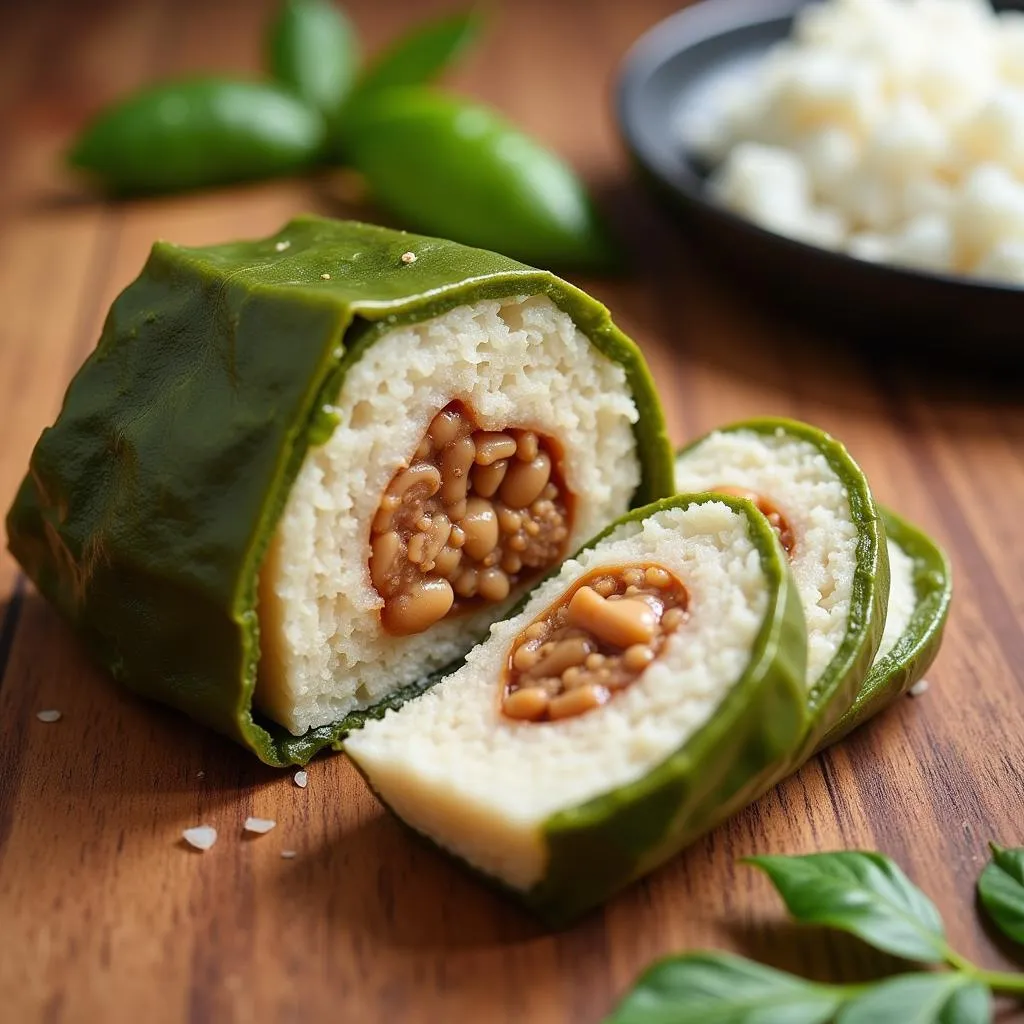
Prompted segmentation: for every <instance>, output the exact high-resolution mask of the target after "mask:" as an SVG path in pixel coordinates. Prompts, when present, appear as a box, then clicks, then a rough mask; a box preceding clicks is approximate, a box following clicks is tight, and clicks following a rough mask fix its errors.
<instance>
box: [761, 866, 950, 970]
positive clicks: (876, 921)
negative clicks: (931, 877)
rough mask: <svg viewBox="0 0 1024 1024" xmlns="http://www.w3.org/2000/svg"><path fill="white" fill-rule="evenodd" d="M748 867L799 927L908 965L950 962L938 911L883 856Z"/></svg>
mask: <svg viewBox="0 0 1024 1024" xmlns="http://www.w3.org/2000/svg"><path fill="white" fill-rule="evenodd" d="M746 863H748V864H753V865H754V867H757V868H760V869H761V870H762V871H764V872H765V874H767V875H768V877H769V878H770V879H771V880H772V884H773V885H774V886H775V888H776V889H778V891H779V895H781V896H782V899H783V901H784V902H785V904H786V908H787V909H788V910H789V912H790V913H791V914H792V915H793V917H795V918H796V919H797V920H798V921H801V922H803V923H805V924H818V925H827V926H828V927H830V928H839V929H841V930H842V931H847V932H850V933H852V934H853V935H856V936H858V937H859V938H861V939H863V940H864V941H865V942H867V943H870V944H871V945H872V946H874V947H875V948H876V949H881V950H883V951H884V952H886V953H892V954H894V955H895V956H902V957H906V958H907V959H908V960H917V961H921V962H924V963H941V962H942V961H943V960H945V959H946V956H947V953H948V951H949V950H948V946H947V945H946V938H945V930H944V928H943V924H942V918H941V917H940V916H939V912H938V910H937V909H936V908H935V905H934V904H933V903H932V902H931V900H929V899H928V897H927V896H925V894H924V893H923V892H921V890H920V889H918V888H917V886H915V885H914V884H913V883H912V882H911V881H910V879H908V878H907V876H906V875H905V874H904V873H903V872H902V871H901V870H900V868H899V867H898V865H897V864H896V863H895V862H894V861H892V860H890V859H889V858H888V857H885V856H883V855H882V854H880V853H866V852H862V851H857V850H849V851H841V852H837V853H811V854H806V855H805V856H801V857H782V856H775V857H748V858H746Z"/></svg>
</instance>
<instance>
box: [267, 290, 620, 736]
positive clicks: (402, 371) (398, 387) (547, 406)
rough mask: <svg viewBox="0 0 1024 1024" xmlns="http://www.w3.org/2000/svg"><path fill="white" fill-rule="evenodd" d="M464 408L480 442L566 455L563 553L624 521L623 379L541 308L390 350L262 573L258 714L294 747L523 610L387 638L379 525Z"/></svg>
mask: <svg viewBox="0 0 1024 1024" xmlns="http://www.w3.org/2000/svg"><path fill="white" fill-rule="evenodd" d="M455 399H460V400H462V401H464V402H466V403H467V404H468V405H469V406H471V407H472V409H473V410H475V412H476V414H477V416H478V418H479V420H480V423H481V426H482V427H483V428H484V429H486V430H501V429H503V428H505V427H513V426H515V427H526V428H531V429H534V430H538V431H540V432H542V433H544V434H547V435H549V436H550V437H553V438H554V439H555V440H556V441H557V442H558V443H559V444H560V445H561V447H562V450H563V451H564V453H565V459H564V466H563V469H564V476H565V483H566V486H567V487H568V488H569V490H570V491H571V492H572V493H573V494H574V495H575V498H576V503H575V516H574V521H573V527H572V533H571V535H570V538H569V541H568V546H567V550H569V551H573V550H575V549H576V548H577V547H578V546H579V545H580V544H582V543H583V542H584V541H585V540H586V539H587V538H589V537H591V536H593V535H594V534H595V533H597V532H598V531H599V530H600V529H601V528H602V527H603V526H605V525H606V524H607V523H608V522H609V521H610V520H612V519H615V518H617V517H618V516H620V515H621V514H622V513H623V512H625V511H626V510H627V508H628V507H629V503H630V500H631V498H632V495H633V493H634V491H635V489H636V487H637V485H638V483H639V481H640V464H639V461H638V458H637V455H636V451H635V442H634V436H633V430H632V424H634V423H635V422H636V421H637V418H638V414H637V409H636V406H635V404H634V402H633V398H632V394H631V391H630V388H629V386H628V384H627V382H626V375H625V371H624V370H623V368H622V367H621V366H620V365H619V364H618V363H615V362H612V361H611V360H610V359H608V358H606V357H605V356H603V355H602V354H601V353H600V352H598V350H597V349H596V348H595V347H594V346H593V345H592V344H591V342H590V341H589V339H588V338H587V337H586V335H584V334H583V333H582V332H581V331H580V330H579V329H578V328H577V327H576V325H575V324H574V322H573V321H572V319H571V318H570V317H569V315H568V314H566V313H564V312H562V311H561V310H560V309H558V308H557V307H556V306H555V305H554V303H552V302H551V300H550V299H548V298H547V297H546V296H544V295H533V296H519V297H510V298H507V299H502V300H488V301H481V302H477V303H475V304H473V305H470V306H459V307H458V308H456V309H453V310H451V311H450V312H447V313H445V314H443V315H442V316H439V317H436V318H434V319H432V320H427V321H424V322H422V323H418V324H414V325H411V326H408V327H400V328H396V329H395V330H393V331H390V332H389V333H387V334H385V335H384V336H383V337H381V338H380V339H379V340H378V341H377V342H376V343H375V344H373V345H371V346H370V347H369V348H368V349H367V351H366V353H365V354H364V355H363V356H362V358H361V359H359V361H358V362H356V363H355V365H353V366H352V367H351V369H350V370H349V371H348V373H347V374H346V376H345V380H344V384H343V385H342V389H341V394H340V395H339V396H338V399H337V404H336V407H334V408H333V410H332V411H333V412H334V413H335V414H336V415H337V416H338V418H339V421H340V422H339V423H338V426H337V428H336V429H335V430H334V432H333V434H332V435H331V437H330V439H329V440H328V441H327V442H326V443H325V444H323V445H322V446H320V447H318V448H315V449H313V450H311V451H310V453H309V454H308V456H307V457H306V460H305V462H304V463H303V465H302V468H301V470H300V472H299V475H298V478H297V479H296V481H295V484H294V486H293V487H292V490H291V494H290V495H289V498H288V503H287V507H286V508H285V511H284V514H283V516H282V518H281V521H280V524H279V525H278V528H277V532H276V535H275V537H274V540H273V543H272V544H271V549H270V552H269V554H268V558H267V561H266V562H265V563H264V567H263V570H262V573H261V581H260V609H259V612H260V628H261V631H262V642H261V657H262V661H261V665H260V682H259V684H258V686H257V692H256V702H257V704H258V706H259V707H260V708H261V709H262V710H263V711H264V712H265V713H266V714H268V715H269V716H270V717H271V718H273V719H274V720H275V721H277V722H279V723H281V724H282V725H283V726H285V727H286V728H287V729H289V730H290V731H291V732H292V733H294V734H296V735H301V734H302V733H304V732H305V731H306V730H307V729H310V728H314V727H316V726H320V725H325V724H327V723H330V722H334V721H337V720H338V719H339V718H341V717H342V716H343V715H345V714H347V713H348V712H349V711H352V710H353V709H356V708H363V707H367V706H369V705H372V704H374V703H376V702H377V701H379V700H380V699H381V698H382V697H384V696H386V695H387V694H389V693H391V692H392V691H394V690H396V689H398V688H399V687H401V686H404V685H406V684H408V683H410V682H413V681H415V680H416V679H418V678H420V677H421V676H423V675H424V674H426V673H427V672H430V671H433V670H436V669H438V668H442V667H443V666H445V665H447V664H449V663H450V662H451V661H452V659H454V658H457V657H460V656H461V655H462V654H464V653H465V651H466V650H468V649H469V648H470V647H471V646H472V645H473V643H475V642H476V641H477V640H479V639H480V638H481V637H482V636H483V635H484V634H485V633H486V631H487V626H488V625H489V624H490V622H491V621H493V620H494V619H495V618H496V617H499V616H500V615H502V614H504V612H506V611H507V610H508V608H510V607H511V605H512V604H513V603H514V602H515V600H516V599H517V597H519V596H520V595H521V588H520V589H519V591H518V592H517V591H515V590H514V591H513V592H512V594H511V595H510V597H509V599H508V601H506V602H505V603H504V604H501V605H492V606H490V607H486V608H483V609H482V610H481V611H479V612H477V613H476V614H474V615H470V616H456V617H452V618H450V619H445V620H443V621H441V622H439V623H438V624H437V625H435V626H433V627H431V628H430V629H429V630H427V631H426V632H424V633H421V634H419V635H416V636H409V637H394V636H389V635H388V634H386V633H384V632H383V630H382V629H381V626H380V615H379V609H380V608H381V605H382V601H381V598H380V596H379V595H378V593H377V591H376V590H375V589H374V588H373V586H372V584H371V582H370V575H369V569H368V563H369V556H370V555H369V532H370V523H371V521H372V519H373V516H374V514H375V513H376V511H377V507H378V505H379V504H380V499H381V496H382V494H383V493H384V490H385V488H386V487H387V485H388V483H389V481H390V480H391V478H392V477H393V476H394V474H395V473H396V472H397V471H398V470H399V469H400V468H401V467H402V466H404V465H407V464H408V463H409V461H410V460H411V458H412V456H413V453H414V452H415V450H416V447H417V445H418V444H419V442H420V440H421V438H422V437H423V434H424V432H425V431H426V429H427V426H428V425H429V423H430V421H431V419H432V418H433V417H434V416H435V415H436V414H437V412H438V411H439V410H440V409H442V408H444V406H446V405H447V404H448V403H449V402H451V401H453V400H455Z"/></svg>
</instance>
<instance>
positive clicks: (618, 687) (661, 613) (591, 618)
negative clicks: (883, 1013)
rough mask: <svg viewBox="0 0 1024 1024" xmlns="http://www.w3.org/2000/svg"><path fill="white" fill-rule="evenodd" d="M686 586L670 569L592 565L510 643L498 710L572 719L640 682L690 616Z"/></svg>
mask: <svg viewBox="0 0 1024 1024" xmlns="http://www.w3.org/2000/svg"><path fill="white" fill-rule="evenodd" d="M688 604H689V595H688V593H687V590H686V587H685V586H684V585H683V584H682V583H681V582H680V580H679V579H678V578H677V577H676V576H675V575H674V574H673V573H671V572H670V571H669V570H668V569H666V568H665V567H664V566H661V565H655V564H641V563H636V564H631V565H626V566H614V567H608V566H606V567H603V568H601V569H595V570H594V571H593V572H590V573H588V574H587V575H586V576H584V577H582V578H581V579H579V580H577V581H576V583H575V584H574V585H573V587H572V588H571V589H570V590H569V591H568V592H567V593H566V594H564V595H563V596H562V598H561V599H560V600H559V601H558V602H557V603H556V604H554V605H552V606H551V607H550V608H548V609H547V611H545V612H543V613H542V614H541V615H540V616H538V617H537V618H536V619H534V621H533V622H531V623H530V625H529V626H527V627H526V629H524V630H523V632H522V633H521V634H520V635H519V637H518V638H517V639H516V641H515V642H514V643H513V645H512V648H511V651H510V653H509V659H508V667H507V670H506V674H505V682H504V689H503V693H502V699H501V710H502V712H503V713H504V714H505V716H506V717H508V718H512V719H516V720H518V721H528V722H546V721H557V720H559V719H563V718H572V717H575V716H576V715H581V714H584V713H585V712H587V711H592V710H593V709H594V708H599V707H601V706H602V705H603V704H607V703H608V701H610V700H611V699H612V697H614V696H615V694H616V693H618V692H620V691H622V690H624V689H625V688H626V687H628V686H629V685H630V684H631V683H633V682H635V681H636V680H637V679H638V678H639V677H640V675H641V673H642V672H643V671H644V669H646V668H647V667H648V666H649V665H650V664H651V663H652V662H653V661H654V660H655V659H656V658H657V657H658V655H659V654H661V652H662V649H663V648H664V646H665V642H666V641H667V639H668V637H669V636H671V634H672V633H674V632H675V631H676V630H677V629H678V628H679V627H680V626H681V625H682V624H683V623H684V622H685V621H686V618H687V606H688Z"/></svg>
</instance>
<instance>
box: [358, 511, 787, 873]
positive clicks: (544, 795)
mask: <svg viewBox="0 0 1024 1024" xmlns="http://www.w3.org/2000/svg"><path fill="white" fill-rule="evenodd" d="M647 560H649V561H653V562H657V563H658V564H661V565H664V566H665V567H666V568H668V569H670V570H671V571H672V572H674V573H675V574H676V575H677V576H678V577H679V579H681V580H682V581H683V583H684V584H685V585H686V587H687V589H688V591H689V595H690V604H689V610H690V616H689V619H688V620H687V622H686V623H685V624H684V625H683V626H681V627H680V628H679V630H678V631H677V632H675V633H674V634H672V636H671V637H670V638H669V639H668V641H667V642H666V645H665V648H664V650H663V652H662V654H661V656H660V657H659V658H658V659H657V660H656V661H655V662H654V663H653V664H652V665H651V666H650V667H649V668H648V669H646V670H645V671H644V672H643V673H642V674H641V675H640V677H639V678H638V679H637V680H636V681H635V682H634V683H633V684H632V685H630V686H629V687H628V688H627V689H626V690H625V691H623V692H621V693H619V694H618V695H616V696H615V698H614V699H613V700H611V701H610V702H609V703H608V704H606V705H605V706H604V707H602V708H599V709H597V710H595V711H591V712H589V713H587V714H584V715H580V716H579V717H577V718H569V719H563V720H561V721H558V722H543V723H532V722H515V721H512V720H510V719H508V718H506V717H505V716H504V715H502V714H501V712H500V709H499V700H500V697H501V691H502V686H503V678H504V671H505V666H506V663H507V659H508V656H509V651H510V649H511V647H512V644H513V641H514V640H515V639H516V638H517V637H518V635H519V634H520V632H521V631H522V630H523V629H524V628H525V627H526V626H527V625H529V623H530V622H531V620H533V619H534V618H535V617H537V616H538V615H539V614H541V613H542V612H543V611H544V610H545V609H546V608H548V607H549V606H550V605H551V604H553V603H555V602H556V601H557V600H558V598H559V597H560V596H561V595H562V594H563V593H565V591H566V589H567V588H568V587H569V586H570V585H571V584H572V583H573V582H575V581H576V580H577V579H579V577H580V576H582V575H584V574H585V573H588V572H590V571H592V570H593V569H595V568H597V567H599V566H605V565H607V566H621V565H623V564H626V563H629V562H633V561H647ZM767 607H768V593H767V588H766V585H765V578H764V574H763V570H762V566H761V561H760V557H759V555H758V552H757V550H756V548H755V547H754V545H753V543H752V542H751V540H750V538H749V535H748V529H747V521H746V519H745V518H744V516H743V515H742V514H740V513H738V512H734V511H733V510H732V509H731V508H729V507H728V506H726V505H724V504H723V503H721V502H717V501H716V502H705V503H703V504H693V505H690V506H688V507H687V508H685V509H681V508H676V509H669V510H666V511H663V512H659V513H657V514H656V515H655V516H652V517H651V518H649V519H648V520H646V521H645V522H643V523H629V524H625V525H623V526H621V527H619V528H618V529H617V530H616V531H615V532H614V533H613V534H612V535H611V536H609V537H608V538H607V539H606V540H604V541H602V543H601V544H600V545H599V546H598V547H597V548H596V549H595V550H592V551H587V552H584V553H583V554H582V555H581V556H580V558H579V559H578V560H575V559H570V560H569V561H567V562H566V563H565V564H564V565H563V566H562V569H561V571H560V572H559V574H558V575H557V576H555V577H553V578H552V579H550V580H548V581H547V582H546V583H544V584H543V585H542V586H540V587H539V588H538V589H537V590H536V592H535V593H534V594H533V595H532V596H531V598H530V600H529V602H528V603H527V605H526V607H525V608H524V609H523V611H522V612H520V613H519V614H518V615H516V616H515V617H513V618H511V619H508V620H506V621H503V622H498V623H495V624H494V625H493V626H492V627H491V635H490V637H489V638H488V639H487V640H486V641H485V642H484V643H483V644H481V645H480V646H479V647H476V648H475V649H474V650H473V651H471V652H470V654H469V656H468V658H467V660H466V663H465V665H463V666H462V667H461V668H460V669H459V670H458V671H456V672H455V673H453V674H452V675H450V676H448V677H447V678H446V679H444V680H443V681H442V682H440V683H439V684H438V685H437V686H436V687H434V689H432V690H430V691H429V692H428V693H426V694H424V695H423V696H422V697H419V698H417V699H416V700H414V701H410V702H409V703H408V704H406V705H405V706H404V707H402V708H401V710H399V711H397V712H394V711H392V712H388V714H387V715H386V716H385V717H384V718H383V719H382V720H380V721H373V722H368V723H367V724H366V725H365V726H364V727H363V728H362V729H361V730H359V731H358V732H356V733H353V734H352V735H351V736H350V737H349V739H348V740H347V741H346V747H345V749H346V751H347V752H348V754H349V755H350V756H351V757H352V758H354V759H355V761H356V762H357V763H358V764H359V766H360V767H361V768H362V769H363V771H365V772H366V774H367V776H368V777H369V779H370V782H371V783H372V785H373V786H374V788H375V789H376V790H377V792H378V793H380V795H381V797H382V798H383V800H384V801H385V802H386V803H387V804H388V805H389V806H390V807H391V808H392V809H393V810H394V811H395V812H396V813H397V814H398V815H399V816H400V817H402V818H403V819H404V820H405V821H406V822H408V823H409V824H410V825H412V826H413V828H416V829H418V830H419V831H420V832H422V833H424V834H426V835H428V836H430V837H431V838H432V839H433V840H434V841H435V842H437V843H438V844H439V845H441V846H444V847H446V848H447V849H449V850H451V851H453V852H454V853H456V854H458V855H459V856H461V857H463V858H465V859H466V860H467V861H469V862H470V863H471V864H473V865H475V866H476V867H478V868H480V869H481V870H483V871H485V872H487V873H488V874H491V875H494V876H497V877H498V878H501V879H502V880H503V881H505V882H506V883H507V884H509V885H511V886H514V887H515V888H518V889H528V888H529V887H530V886H531V885H533V884H534V883H535V882H536V881H538V880H539V879H540V878H541V877H542V876H543V875H544V872H545V869H546V865H547V849H546V846H545V842H544V836H543V832H542V828H543V825H544V822H545V820H546V819H547V818H548V817H550V816H551V815H552V814H554V813H555V812H556V811H560V810H564V809H567V808H571V807H575V806H577V805H579V804H581V803H583V802H584V801H586V800H589V799H591V798H592V797H595V796H598V795H599V794H602V793H607V792H609V791H610V790H613V789H615V788H617V787H619V786H622V785H625V784H627V783H630V782H633V781H635V780H636V779H639V778H641V777H643V776H644V775H646V774H647V773H648V772H650V771H651V770H652V769H653V768H654V767H655V766H656V765H658V764H660V763H661V762H662V761H664V760H665V758H666V757H668V756H669V755H670V754H672V753H673V752H674V751H676V750H678V749H679V748H680V747H682V746H683V744H685V743H686V741H687V740H688V739H689V738H690V737H691V736H692V735H693V734H694V733H695V732H696V731H697V730H698V729H699V728H700V727H701V726H702V725H703V724H704V723H705V722H707V721H708V719H709V718H710V717H711V716H712V715H713V714H714V712H715V710H716V709H717V708H718V707H719V705H720V704H721V702H722V700H723V699H724V698H725V696H726V695H727V694H728V692H729V690H730V689H731V688H732V686H733V685H734V684H735V683H736V682H737V681H738V680H739V678H740V677H741V676H742V674H743V672H744V670H745V669H746V667H747V664H748V661H749V657H750V651H751V647H752V645H753V642H754V639H755V637H756V636H757V634H758V631H759V629H760V627H761V624H762V621H763V619H764V616H765V614H766V613H767Z"/></svg>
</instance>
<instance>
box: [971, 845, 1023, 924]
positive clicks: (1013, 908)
mask: <svg viewBox="0 0 1024 1024" xmlns="http://www.w3.org/2000/svg"><path fill="white" fill-rule="evenodd" d="M990 846H991V847H992V860H991V861H989V863H988V864H987V865H986V866H985V870H984V871H982V873H981V877H980V878H979V879H978V895H979V896H980V897H981V902H982V904H983V905H984V907H985V909H986V910H987V911H988V913H989V916H990V917H991V918H992V920H993V921H995V923H996V924H997V925H998V926H999V928H1000V929H1001V930H1002V931H1003V932H1004V933H1005V934H1006V935H1008V936H1009V937H1010V938H1011V939H1013V941H1014V942H1024V847H1017V848H1016V849H1007V848H1005V847H1002V846H996V844H995V843H991V844H990Z"/></svg>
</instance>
